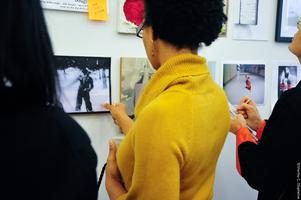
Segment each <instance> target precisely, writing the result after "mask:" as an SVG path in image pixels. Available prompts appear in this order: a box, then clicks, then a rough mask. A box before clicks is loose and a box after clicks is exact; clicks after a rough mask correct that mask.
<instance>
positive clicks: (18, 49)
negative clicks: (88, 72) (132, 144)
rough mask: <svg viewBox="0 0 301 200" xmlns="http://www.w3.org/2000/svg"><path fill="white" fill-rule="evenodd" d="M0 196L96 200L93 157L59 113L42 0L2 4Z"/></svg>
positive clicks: (80, 132)
mask: <svg viewBox="0 0 301 200" xmlns="http://www.w3.org/2000/svg"><path fill="white" fill-rule="evenodd" d="M0 21H1V31H0V44H1V45H0V97H1V98H0V105H1V108H0V124H1V126H0V127H1V128H0V133H1V134H0V135H1V136H0V137H1V139H0V147H1V150H0V152H1V155H0V158H1V167H0V169H1V170H0V173H1V175H0V177H1V178H0V182H1V185H2V186H1V199H9V200H20V199H30V200H96V199H97V177H96V165H97V157H96V154H95V152H94V150H93V148H92V146H91V142H90V139H89V137H88V135H87V134H86V132H85V131H84V130H83V129H82V128H81V127H80V126H79V125H78V124H77V123H76V122H75V121H74V120H73V119H72V118H71V117H69V116H68V115H67V114H65V113H64V111H63V110H62V109H61V108H59V106H58V105H59V102H58V100H57V99H58V98H57V96H58V95H57V91H56V89H57V78H56V70H55V69H54V67H53V61H54V55H53V51H52V47H51V43H50V39H49V35H48V32H47V28H46V24H45V19H44V15H43V11H42V8H41V5H40V0H22V1H20V0H3V1H1V7H0Z"/></svg>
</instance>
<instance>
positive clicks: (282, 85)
mask: <svg viewBox="0 0 301 200" xmlns="http://www.w3.org/2000/svg"><path fill="white" fill-rule="evenodd" d="M297 70H298V69H297V66H279V67H278V98H279V97H280V95H281V94H282V93H283V92H285V91H287V90H289V89H291V88H294V87H296V85H297V83H298V78H297V77H298V74H297V73H298V71H297Z"/></svg>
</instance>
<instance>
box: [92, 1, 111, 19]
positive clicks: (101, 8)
mask: <svg viewBox="0 0 301 200" xmlns="http://www.w3.org/2000/svg"><path fill="white" fill-rule="evenodd" d="M88 12H89V19H90V20H101V21H107V20H108V18H109V17H108V10H107V0H88Z"/></svg>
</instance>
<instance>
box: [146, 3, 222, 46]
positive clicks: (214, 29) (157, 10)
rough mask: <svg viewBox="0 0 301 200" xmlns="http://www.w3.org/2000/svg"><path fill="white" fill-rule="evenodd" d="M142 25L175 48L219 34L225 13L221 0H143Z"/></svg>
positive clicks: (199, 44)
mask: <svg viewBox="0 0 301 200" xmlns="http://www.w3.org/2000/svg"><path fill="white" fill-rule="evenodd" d="M144 3H145V13H144V15H145V26H152V28H153V32H154V38H160V39H162V40H164V41H166V42H169V43H171V44H173V45H175V46H176V47H177V48H179V49H180V48H189V49H197V48H198V47H199V46H201V45H202V44H205V45H206V46H209V45H210V44H211V43H212V42H213V41H214V40H215V39H216V38H217V37H218V35H219V33H220V32H221V29H222V25H223V23H225V22H226V20H227V17H226V16H225V14H224V12H223V7H224V3H223V0H144Z"/></svg>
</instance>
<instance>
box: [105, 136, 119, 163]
mask: <svg viewBox="0 0 301 200" xmlns="http://www.w3.org/2000/svg"><path fill="white" fill-rule="evenodd" d="M116 152H117V146H116V143H115V141H114V140H113V139H111V140H110V141H109V155H108V159H107V161H108V162H109V161H115V160H116Z"/></svg>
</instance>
